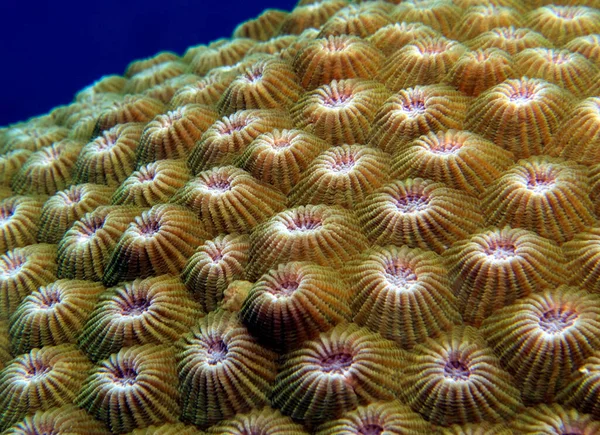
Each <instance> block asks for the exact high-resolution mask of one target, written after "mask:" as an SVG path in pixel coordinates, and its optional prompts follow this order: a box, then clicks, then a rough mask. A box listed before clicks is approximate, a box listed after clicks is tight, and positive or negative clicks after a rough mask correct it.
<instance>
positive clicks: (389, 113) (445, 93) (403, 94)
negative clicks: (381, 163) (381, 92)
mask: <svg viewBox="0 0 600 435" xmlns="http://www.w3.org/2000/svg"><path fill="white" fill-rule="evenodd" d="M468 104H469V98H468V97H467V96H466V95H464V94H462V93H461V92H458V91H457V90H455V89H453V88H452V87H451V86H444V85H429V86H415V87H414V88H408V89H403V90H401V91H399V92H398V93H396V94H395V95H392V96H391V97H390V98H388V99H387V100H386V101H385V103H384V104H383V105H382V106H381V108H380V109H379V111H378V112H377V114H376V115H375V119H374V121H373V126H372V127H371V132H370V134H369V138H368V141H369V145H371V146H374V147H377V148H380V149H382V150H383V151H386V152H388V153H390V154H395V153H396V151H398V150H400V149H401V148H403V147H404V146H405V145H406V144H408V143H409V142H410V141H411V140H413V139H417V138H418V137H419V136H421V135H424V134H427V133H430V132H431V133H437V132H438V131H440V130H449V129H458V130H460V129H462V127H463V123H464V119H465V118H464V117H465V111H466V110H467V107H468Z"/></svg>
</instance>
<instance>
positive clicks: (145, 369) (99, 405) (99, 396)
mask: <svg viewBox="0 0 600 435" xmlns="http://www.w3.org/2000/svg"><path fill="white" fill-rule="evenodd" d="M84 375H85V373H84ZM176 384H177V372H176V370H175V358H174V357H173V352H172V350H171V349H170V348H168V347H166V346H152V345H146V346H134V347H130V348H127V349H123V350H121V351H120V352H118V353H116V354H113V355H111V356H110V358H109V359H107V360H104V361H102V362H101V363H100V364H99V365H98V366H96V367H94V369H93V370H92V371H91V373H90V374H89V376H87V379H85V382H83V385H82V386H81V391H80V392H79V395H78V396H77V402H76V403H77V404H78V405H79V406H80V407H82V408H84V409H86V410H87V411H88V412H89V413H90V414H92V415H93V416H94V417H95V418H97V419H98V420H101V421H103V422H104V423H105V424H106V425H107V426H108V427H109V428H110V429H111V431H113V433H123V432H127V431H130V430H132V429H135V428H136V427H144V426H150V425H151V424H157V423H163V422H174V421H175V420H176V419H177V415H178V414H179V405H178V403H177V390H176Z"/></svg>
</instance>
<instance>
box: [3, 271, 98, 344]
mask: <svg viewBox="0 0 600 435" xmlns="http://www.w3.org/2000/svg"><path fill="white" fill-rule="evenodd" d="M104 290H105V289H104V287H103V286H102V285H101V284H99V283H93V282H89V281H78V280H67V279H62V280H58V281H54V282H53V283H50V284H48V285H46V286H42V287H39V288H38V289H37V290H36V291H34V292H33V293H31V294H30V295H29V296H27V297H26V298H25V299H24V300H23V302H22V303H21V304H20V305H19V307H18V308H17V310H16V311H15V312H14V313H13V315H12V316H11V318H12V321H11V325H10V331H9V333H10V337H11V340H12V344H13V346H12V349H13V352H14V353H15V354H16V355H20V354H22V353H25V352H29V351H30V350H32V349H34V348H42V347H44V346H56V345H59V344H65V343H76V342H77V338H78V337H79V335H80V334H81V331H82V329H83V325H84V323H85V321H86V320H87V318H88V316H89V315H90V313H91V312H92V310H93V309H94V305H95V304H96V301H97V300H98V297H99V296H100V293H102V292H103V291H104Z"/></svg>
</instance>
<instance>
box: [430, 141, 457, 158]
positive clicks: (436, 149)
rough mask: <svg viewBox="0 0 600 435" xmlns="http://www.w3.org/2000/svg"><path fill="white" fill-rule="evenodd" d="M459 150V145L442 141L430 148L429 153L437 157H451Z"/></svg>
mask: <svg viewBox="0 0 600 435" xmlns="http://www.w3.org/2000/svg"><path fill="white" fill-rule="evenodd" d="M460 148H461V144H460V143H458V142H455V141H446V140H442V141H439V142H436V143H435V145H434V146H432V147H431V152H432V153H434V154H439V155H452V154H456V153H457V152H458V151H459V150H460Z"/></svg>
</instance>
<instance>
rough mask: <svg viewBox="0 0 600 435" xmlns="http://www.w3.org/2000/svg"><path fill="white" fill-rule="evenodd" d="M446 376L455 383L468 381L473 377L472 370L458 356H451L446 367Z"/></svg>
mask: <svg viewBox="0 0 600 435" xmlns="http://www.w3.org/2000/svg"><path fill="white" fill-rule="evenodd" d="M444 376H445V377H446V378H449V379H451V380H453V381H466V380H468V379H469V376H471V370H469V366H468V365H467V364H465V362H464V361H461V359H460V358H459V357H458V356H450V358H449V359H448V361H447V362H446V365H445V366H444Z"/></svg>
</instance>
